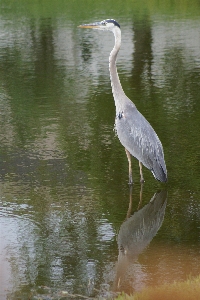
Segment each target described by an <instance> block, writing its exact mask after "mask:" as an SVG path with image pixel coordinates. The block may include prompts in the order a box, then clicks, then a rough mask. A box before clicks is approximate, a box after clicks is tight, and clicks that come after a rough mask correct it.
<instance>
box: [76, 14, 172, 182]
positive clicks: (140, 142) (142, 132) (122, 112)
mask: <svg viewBox="0 0 200 300" xmlns="http://www.w3.org/2000/svg"><path fill="white" fill-rule="evenodd" d="M80 27H82V28H94V29H100V30H109V31H112V32H113V33H114V36H115V45H114V48H113V50H112V51H111V53H110V57H109V70H110V79H111V86H112V92H113V97H114V101H115V107H116V120H115V128H116V131H117V135H118V137H119V140H120V142H121V144H122V145H123V146H124V147H125V149H126V153H127V157H128V161H129V183H132V169H131V159H130V154H131V155H132V156H134V157H135V158H137V159H138V160H139V163H140V174H141V181H143V175H142V170H141V163H142V164H143V165H144V166H145V167H147V168H148V169H149V170H150V171H151V172H152V173H153V175H154V177H155V178H156V179H157V180H160V181H162V182H166V181H167V170H166V165H165V161H164V154H163V148H162V144H161V142H160V140H159V138H158V136H157V134H156V133H155V131H154V129H153V128H152V126H151V125H150V124H149V122H148V121H147V120H146V119H145V117H144V116H143V115H142V114H141V113H140V112H139V111H138V110H137V108H136V106H135V104H134V103H133V102H132V101H131V100H130V99H129V98H128V97H127V96H126V95H125V93H124V91H123V89H122V86H121V83H120V80H119V77H118V73H117V68H116V59H117V54H118V52H119V49H120V46H121V30H120V26H119V24H118V23H117V22H116V21H115V20H105V21H102V22H98V23H93V24H86V25H81V26H80Z"/></svg>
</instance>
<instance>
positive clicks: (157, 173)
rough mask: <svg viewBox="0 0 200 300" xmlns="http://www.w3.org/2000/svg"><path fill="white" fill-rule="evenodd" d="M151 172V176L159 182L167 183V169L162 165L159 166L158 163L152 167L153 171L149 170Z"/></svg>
mask: <svg viewBox="0 0 200 300" xmlns="http://www.w3.org/2000/svg"><path fill="white" fill-rule="evenodd" d="M151 172H152V173H153V176H154V177H155V178H156V179H157V180H159V181H161V182H167V169H166V166H165V163H164V164H160V163H159V162H157V163H156V164H155V165H154V166H153V169H152V170H151Z"/></svg>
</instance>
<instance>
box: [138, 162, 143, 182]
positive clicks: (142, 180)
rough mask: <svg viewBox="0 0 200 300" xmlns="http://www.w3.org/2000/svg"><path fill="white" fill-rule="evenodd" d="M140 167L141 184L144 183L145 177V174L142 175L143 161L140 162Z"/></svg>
mask: <svg viewBox="0 0 200 300" xmlns="http://www.w3.org/2000/svg"><path fill="white" fill-rule="evenodd" d="M139 167H140V182H141V183H144V177H143V174H142V163H141V161H139Z"/></svg>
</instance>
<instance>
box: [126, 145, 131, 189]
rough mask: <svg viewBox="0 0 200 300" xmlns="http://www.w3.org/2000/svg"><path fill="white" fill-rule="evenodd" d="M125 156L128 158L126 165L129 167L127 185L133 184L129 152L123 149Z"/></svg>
mask: <svg viewBox="0 0 200 300" xmlns="http://www.w3.org/2000/svg"><path fill="white" fill-rule="evenodd" d="M125 151H126V155H127V158H128V165H129V184H133V177H132V167H131V154H130V152H129V151H128V150H127V149H126V148H125Z"/></svg>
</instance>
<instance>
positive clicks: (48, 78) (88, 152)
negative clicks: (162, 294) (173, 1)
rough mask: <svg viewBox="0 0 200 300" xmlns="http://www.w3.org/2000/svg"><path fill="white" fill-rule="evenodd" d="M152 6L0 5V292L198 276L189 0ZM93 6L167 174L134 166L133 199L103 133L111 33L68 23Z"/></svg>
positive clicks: (196, 57)
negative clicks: (160, 176) (109, 26)
mask: <svg viewBox="0 0 200 300" xmlns="http://www.w3.org/2000/svg"><path fill="white" fill-rule="evenodd" d="M134 5H135V6H134ZM165 5H166V6H165ZM165 5H164V4H163V5H161V6H160V7H157V5H156V4H155V3H154V2H148V5H147V6H145V7H141V4H139V3H135V4H132V3H129V2H127V3H126V6H124V7H123V5H122V4H121V3H120V2H119V3H118V1H117V2H116V3H115V9H113V7H114V5H113V3H112V5H111V3H110V4H107V6H105V7H104V5H103V4H99V5H97V4H94V3H90V1H89V2H88V3H87V4H84V6H83V4H82V3H80V1H73V3H71V4H69V3H68V4H66V3H65V4H64V3H63V2H62V1H58V2H56V4H55V3H54V1H50V2H48V3H46V2H45V1H42V2H41V3H40V4H35V5H33V4H27V3H26V2H23V1H20V2H19V4H18V5H16V4H15V3H9V2H7V1H3V2H2V4H1V12H0V14H1V21H0V82H1V84H0V141H1V143H0V268H1V272H0V299H39V298H42V299H49V298H50V299H57V298H58V297H62V298H70V297H72V294H73V295H75V294H79V295H83V296H88V297H99V296H100V295H101V296H103V297H105V298H106V297H110V296H112V295H113V293H116V292H122V291H125V292H127V293H134V292H135V291H139V290H141V289H143V288H144V287H146V286H150V285H160V284H162V283H171V282H173V281H174V280H177V281H179V280H184V279H187V278H188V277H189V276H190V275H192V276H197V275H199V272H200V263H199V261H200V260H199V243H200V231H199V228H200V215H199V203H200V202H199V198H200V193H199V184H200V176H199V150H200V147H199V125H200V115H199V109H200V102H199V99H200V86H199V85H200V51H199V49H200V34H199V26H200V21H199V14H198V11H199V6H198V4H197V3H196V2H195V1H194V2H192V3H187V2H185V3H184V5H183V6H182V7H181V9H180V8H179V7H177V6H174V7H170V6H168V5H167V4H165ZM79 11H80V12H81V13H80V12H79ZM111 12H112V14H111ZM107 17H114V18H116V19H117V20H118V21H119V23H120V24H121V28H122V47H121V50H120V54H119V57H118V72H119V76H120V79H121V83H122V86H123V88H124V90H125V92H126V94H127V96H128V97H130V98H131V99H132V100H133V101H134V103H135V104H136V106H137V108H138V109H139V110H140V112H141V113H142V114H143V115H144V116H145V117H146V118H147V119H148V120H149V122H150V123H151V124H152V125H153V127H154V128H155V130H156V132H157V133H158V135H159V137H160V139H161V141H162V144H163V147H164V152H165V160H166V165H167V169H168V177H169V181H168V183H167V184H160V183H159V182H157V181H155V179H154V178H153V176H152V174H151V173H150V171H148V170H146V169H145V170H144V176H145V181H146V182H145V184H144V186H143V191H142V197H141V186H140V183H139V168H138V162H137V161H136V160H135V159H133V170H134V172H133V177H134V181H135V184H134V186H133V189H132V191H130V189H129V186H128V162H127V158H126V155H125V151H124V149H123V147H122V146H121V145H120V143H119V141H118V139H117V137H116V136H115V132H114V130H113V129H114V118H115V107H114V101H113V97H112V93H111V87H110V81H109V72H108V56H109V53H110V50H111V49H112V47H113V43H114V39H113V37H112V35H111V34H110V33H103V32H97V31H90V30H81V29H79V28H77V25H79V24H81V23H85V22H90V21H97V20H101V19H104V18H107ZM67 293H68V294H67ZM70 295H71V296H70ZM76 298H77V299H78V298H81V296H76Z"/></svg>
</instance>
